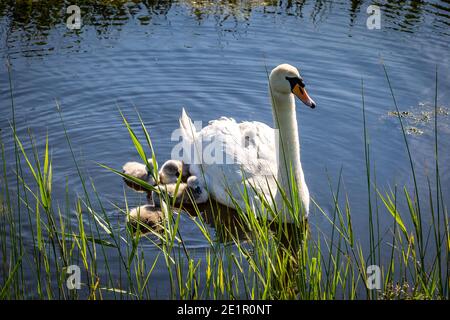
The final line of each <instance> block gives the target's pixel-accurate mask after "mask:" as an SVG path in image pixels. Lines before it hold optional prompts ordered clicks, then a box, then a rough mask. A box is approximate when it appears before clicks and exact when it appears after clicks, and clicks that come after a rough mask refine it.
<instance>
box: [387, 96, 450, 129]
mask: <svg viewBox="0 0 450 320" xmlns="http://www.w3.org/2000/svg"><path fill="white" fill-rule="evenodd" d="M418 107H419V108H420V109H419V108H418ZM418 107H411V108H410V109H409V110H399V111H389V112H388V113H387V118H398V117H400V118H402V119H404V120H403V123H404V125H405V126H406V127H405V130H406V133H407V134H411V135H422V134H423V133H425V132H427V131H428V129H429V126H430V123H431V122H433V121H434V117H435V115H437V116H438V117H448V116H449V115H450V111H449V109H448V108H446V107H444V106H438V107H437V108H435V107H434V105H432V104H430V103H424V102H420V103H419V104H418ZM393 120H394V119H393Z"/></svg>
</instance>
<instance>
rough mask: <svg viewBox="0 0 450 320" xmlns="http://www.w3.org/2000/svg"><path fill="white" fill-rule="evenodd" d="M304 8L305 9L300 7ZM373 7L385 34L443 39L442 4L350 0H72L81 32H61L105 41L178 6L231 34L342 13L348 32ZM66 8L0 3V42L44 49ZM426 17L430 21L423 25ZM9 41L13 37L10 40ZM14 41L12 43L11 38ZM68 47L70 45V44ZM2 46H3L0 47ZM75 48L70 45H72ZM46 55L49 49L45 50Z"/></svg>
mask: <svg viewBox="0 0 450 320" xmlns="http://www.w3.org/2000/svg"><path fill="white" fill-rule="evenodd" d="M307 4H308V8H307V9H305V5H307ZM371 4H376V5H378V6H380V7H381V9H382V12H383V20H384V21H383V23H385V22H386V25H385V26H384V27H386V28H388V29H390V30H398V31H402V32H408V33H414V32H415V31H416V30H418V29H419V28H420V27H421V25H422V24H425V23H428V22H430V24H431V25H432V26H433V27H434V28H435V30H436V32H438V33H440V34H442V35H449V34H448V31H446V30H447V27H448V26H449V25H450V6H449V4H448V1H420V0H409V1H398V0H395V1H394V0H388V1H375V2H372V1H363V0H352V1H350V2H348V3H345V2H333V1H330V0H316V1H315V2H313V1H311V2H310V1H306V0H300V1H292V0H288V1H269V0H268V1H261V0H240V1H239V0H234V1H211V0H200V1H192V0H178V1H171V0H165V1H156V0H144V1H137V0H134V1H125V0H110V1H106V0H94V1H87V0H81V1H77V5H78V6H79V7H80V8H81V13H82V28H81V29H80V30H75V31H71V30H69V29H67V28H64V29H62V30H63V33H64V37H75V38H74V40H72V41H73V42H74V43H77V42H78V41H79V39H77V38H78V37H79V36H81V34H83V33H84V32H86V30H87V29H90V28H89V27H92V28H93V29H94V30H95V32H96V34H97V37H99V38H107V37H108V36H109V35H110V33H111V32H115V31H120V30H121V27H123V26H124V25H126V24H127V23H129V22H130V21H134V22H135V23H136V24H138V25H141V26H146V25H151V24H152V19H153V18H154V17H155V16H163V17H165V16H167V15H169V13H171V12H172V11H175V13H176V11H177V10H179V9H180V8H181V7H183V8H185V9H187V10H188V13H189V14H190V15H191V17H193V18H194V19H195V20H196V21H198V23H199V24H201V23H202V22H203V21H204V20H205V19H206V18H211V17H213V19H214V21H215V23H216V27H218V28H219V29H222V31H228V32H236V31H239V30H240V29H242V28H243V26H245V25H246V24H249V23H250V17H251V15H252V14H254V13H259V14H263V15H278V16H282V15H288V16H296V17H298V18H301V19H310V20H311V21H312V22H313V23H314V24H319V23H321V22H322V21H325V20H326V19H327V18H328V16H329V15H330V14H331V13H332V12H333V10H346V11H347V12H348V15H349V21H348V24H349V27H350V28H352V27H353V26H354V25H355V23H356V21H357V20H358V18H360V16H361V17H362V18H363V19H365V18H366V17H367V12H366V8H367V7H368V6H369V5H371ZM68 6H69V4H68V3H67V2H66V1H63V0H47V1H15V0H5V1H1V2H0V27H1V28H0V30H1V40H2V43H3V44H6V46H5V48H9V46H10V44H11V45H12V46H13V45H14V42H16V41H17V40H18V39H19V40H20V42H25V43H33V44H35V45H38V46H39V45H40V46H43V45H46V44H48V43H49V42H50V41H48V40H47V38H48V37H49V36H50V33H51V31H52V30H55V29H58V28H60V27H61V26H64V24H65V23H66V20H67V18H68V17H69V14H67V13H66V10H67V7H68ZM427 17H428V18H429V19H430V20H431V21H426V20H427ZM11 38H14V39H11ZM15 38H18V39H15ZM73 45H74V44H73ZM2 46H3V45H2ZM74 46H75V45H74ZM49 51H51V50H49Z"/></svg>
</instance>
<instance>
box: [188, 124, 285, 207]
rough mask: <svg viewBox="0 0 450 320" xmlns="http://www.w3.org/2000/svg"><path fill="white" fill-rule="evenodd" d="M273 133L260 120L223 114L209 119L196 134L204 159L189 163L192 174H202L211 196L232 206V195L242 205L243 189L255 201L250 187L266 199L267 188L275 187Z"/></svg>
mask: <svg viewBox="0 0 450 320" xmlns="http://www.w3.org/2000/svg"><path fill="white" fill-rule="evenodd" d="M274 134H275V132H274V130H273V129H272V128H270V127H269V126H267V125H265V124H264V123H261V122H243V123H237V122H236V121H235V120H234V119H231V118H225V117H222V118H220V119H218V120H214V121H211V122H210V123H209V125H208V126H206V127H204V128H203V129H202V130H201V131H200V132H198V133H197V136H196V137H195V139H196V140H195V143H196V144H197V145H198V146H201V148H202V150H201V154H202V156H203V159H202V161H201V163H198V164H195V163H194V164H191V167H190V171H191V174H192V175H196V176H198V177H204V179H205V181H204V182H205V184H206V186H207V188H208V192H209V193H210V195H211V196H212V197H213V198H215V199H216V200H217V201H218V202H220V203H222V204H224V205H226V206H229V207H235V204H234V203H233V202H232V201H231V198H230V194H231V196H232V197H233V198H234V199H238V200H239V201H238V205H239V206H241V207H242V208H245V205H246V204H245V203H244V201H243V199H242V198H243V197H242V195H243V194H244V192H245V189H247V190H246V192H247V193H248V194H249V198H250V199H251V201H252V202H254V201H258V199H257V196H256V194H255V192H253V189H256V190H258V192H262V193H263V194H265V195H266V196H267V197H268V198H269V197H270V191H273V190H276V185H275V183H274V180H273V177H275V175H276V168H277V167H276V156H275V150H274V148H275V135H274ZM274 185H275V187H274ZM269 190H270V191H269Z"/></svg>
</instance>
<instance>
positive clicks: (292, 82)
mask: <svg viewBox="0 0 450 320" xmlns="http://www.w3.org/2000/svg"><path fill="white" fill-rule="evenodd" d="M286 80H287V81H289V84H290V85H291V91H292V90H294V88H295V86H296V85H299V86H300V88H304V87H305V83H304V82H303V79H302V78H301V77H300V78H299V77H286Z"/></svg>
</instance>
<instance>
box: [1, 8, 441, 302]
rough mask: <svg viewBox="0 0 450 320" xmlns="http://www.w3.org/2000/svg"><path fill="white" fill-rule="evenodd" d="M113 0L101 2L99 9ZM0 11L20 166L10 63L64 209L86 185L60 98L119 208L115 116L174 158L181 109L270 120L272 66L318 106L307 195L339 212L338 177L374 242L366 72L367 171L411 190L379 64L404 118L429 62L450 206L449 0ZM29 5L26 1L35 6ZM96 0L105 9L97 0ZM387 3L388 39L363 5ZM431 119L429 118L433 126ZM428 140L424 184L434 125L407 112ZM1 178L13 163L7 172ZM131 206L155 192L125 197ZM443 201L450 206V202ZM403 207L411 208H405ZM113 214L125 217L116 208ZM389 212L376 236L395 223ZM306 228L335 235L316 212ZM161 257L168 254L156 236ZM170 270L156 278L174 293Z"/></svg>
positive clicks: (305, 148)
mask: <svg viewBox="0 0 450 320" xmlns="http://www.w3.org/2000/svg"><path fill="white" fill-rule="evenodd" d="M105 2H106V1H105ZM13 3H14V1H2V2H1V3H0V28H1V36H0V43H1V45H0V48H1V51H0V55H1V57H2V63H1V65H0V84H1V85H0V110H1V113H0V126H1V128H2V135H3V140H4V142H5V145H6V146H5V147H6V154H7V158H8V160H10V162H11V165H10V166H9V167H8V170H9V171H8V175H9V176H10V177H11V178H12V177H13V176H14V173H13V159H14V158H13V150H14V146H13V143H12V140H11V134H10V131H9V130H8V127H9V122H10V121H11V118H12V115H11V112H10V100H9V89H8V74H7V69H6V67H5V63H4V62H6V60H7V58H9V59H10V63H11V65H12V78H13V89H14V95H15V103H16V122H17V125H18V133H19V134H20V135H25V134H26V132H27V129H28V128H31V130H32V131H33V133H34V134H35V136H36V137H37V142H38V145H39V146H42V145H43V143H44V140H45V134H46V133H47V132H48V134H49V140H50V144H51V146H52V148H53V149H52V157H53V170H54V194H55V196H54V197H55V198H56V200H57V201H61V202H63V201H64V198H63V197H64V189H65V183H66V180H67V181H68V184H69V188H70V190H72V191H71V192H72V193H73V194H74V195H75V194H77V193H78V194H82V188H81V184H80V181H79V179H78V176H77V172H76V170H75V167H74V164H73V161H72V159H71V156H70V152H69V151H68V146H67V142H66V140H65V138H64V134H63V131H62V126H61V121H60V119H59V116H58V113H57V111H56V107H55V99H57V100H58V101H60V102H61V105H62V110H63V116H64V119H65V124H66V126H67V128H68V133H69V135H70V138H71V141H72V144H73V146H74V149H75V153H76V156H77V157H78V159H80V160H81V166H82V170H83V172H85V173H86V174H88V175H90V176H91V177H92V178H93V180H94V182H95V185H96V187H97V190H98V191H99V193H100V194H101V195H102V197H103V200H104V203H105V205H107V206H108V205H109V204H108V203H109V201H112V202H113V203H116V204H117V205H119V206H120V207H124V206H125V203H124V200H123V185H122V182H121V180H120V178H118V177H116V176H114V175H112V174H111V173H109V172H106V171H105V170H104V169H102V168H100V167H99V166H97V165H96V164H95V162H102V163H106V164H108V165H110V166H112V167H115V168H120V167H121V165H122V164H123V163H124V162H126V161H129V160H133V159H134V160H136V159H138V155H137V153H136V152H135V150H134V147H133V145H132V143H131V141H130V139H129V137H128V134H127V131H126V129H125V127H124V125H123V124H122V121H121V118H120V115H119V112H118V107H120V108H121V110H122V111H123V112H124V113H125V114H126V116H128V117H129V118H130V119H131V120H132V123H133V124H135V125H136V124H137V117H136V113H135V108H137V109H138V110H139V112H140V113H141V115H142V117H143V119H144V120H145V122H146V124H147V126H148V128H149V129H150V133H151V135H152V139H153V142H154V145H155V149H156V152H157V155H158V159H159V162H160V163H162V162H163V161H164V160H166V159H168V158H169V157H170V151H171V148H172V146H173V145H174V142H172V141H171V140H170V135H171V133H172V131H173V130H174V129H176V128H177V126H178V117H179V115H180V111H181V108H182V107H185V108H186V109H187V110H188V112H189V113H190V115H191V116H192V118H193V119H194V120H202V121H204V122H205V123H206V121H208V120H211V119H215V118H218V117H219V116H222V115H224V116H230V117H234V118H236V119H237V120H257V121H262V122H265V123H269V124H271V123H272V115H271V109H270V104H269V99H268V93H267V78H266V71H265V66H267V68H268V69H271V68H273V67H274V66H276V65H278V64H280V63H285V62H286V63H290V64H292V65H294V66H297V67H298V68H299V69H300V70H301V73H302V75H303V77H304V79H305V82H306V85H307V87H308V89H309V93H310V95H311V96H312V97H313V99H315V101H316V102H317V105H318V107H317V108H316V109H315V110H309V109H307V108H304V107H301V106H300V105H299V107H298V112H297V115H298V118H299V125H300V134H301V148H302V164H303V168H304V170H305V175H306V180H307V183H308V186H309V189H310V192H311V195H312V197H313V198H314V199H315V200H316V201H317V202H318V203H320V204H321V206H322V207H323V208H324V209H325V210H326V211H327V212H328V213H330V214H331V213H332V210H333V201H332V197H331V194H330V188H329V179H330V180H331V183H332V184H333V185H334V186H336V184H337V180H338V176H339V171H340V170H341V168H342V170H343V182H344V186H345V191H346V192H347V193H348V196H349V201H350V204H351V209H352V213H353V222H354V227H355V232H356V234H357V238H358V239H359V241H361V242H362V243H363V244H367V241H368V236H367V231H366V230H367V226H368V214H367V192H366V188H367V185H366V175H365V172H366V171H365V162H364V145H363V136H362V132H363V127H362V107H361V106H362V104H361V79H362V78H363V79H364V87H365V102H366V108H367V123H368V130H369V135H370V142H371V156H372V164H373V165H375V167H376V180H377V184H378V186H379V187H380V188H382V189H385V188H388V187H389V186H391V187H392V186H394V185H395V184H399V185H404V184H406V185H407V186H408V187H411V185H412V181H411V174H410V168H409V165H408V162H407V156H406V150H405V147H404V143H403V140H402V139H403V138H402V136H401V132H400V128H399V124H398V121H397V119H396V118H395V117H390V116H389V115H388V113H389V111H393V110H394V106H393V103H392V97H391V95H390V92H389V87H388V85H387V82H386V78H385V76H384V73H383V69H382V66H381V64H380V60H383V61H384V63H385V64H386V65H387V68H388V72H389V73H390V76H391V81H392V84H393V87H394V91H395V94H396V99H397V101H398V103H399V108H400V109H401V110H408V111H410V112H413V113H414V114H415V115H422V112H427V111H429V110H431V106H432V105H433V101H434V91H435V80H434V79H435V68H436V66H437V69H438V73H439V88H438V89H439V94H438V104H439V106H442V107H443V110H444V112H442V115H440V116H439V118H438V120H439V133H440V149H439V151H440V157H441V166H442V168H441V172H442V177H441V178H442V186H443V191H444V196H445V197H446V198H447V201H448V199H450V197H449V196H450V194H449V191H448V190H449V186H450V170H449V169H450V168H449V163H450V151H449V150H450V139H449V138H450V127H449V124H450V118H449V116H448V115H446V112H445V110H447V108H450V90H449V89H450V72H449V69H450V68H449V62H450V53H449V52H450V50H449V49H450V48H449V46H450V28H449V26H450V2H449V1H448V0H445V1H378V2H370V1H348V2H347V1H333V2H331V1H279V2H277V1H265V2H261V1H242V2H241V1H232V2H225V1H222V2H220V1H196V2H191V1H164V2H157V1H142V2H139V1H134V2H129V3H127V4H125V5H123V2H121V1H112V2H108V3H109V4H108V5H106V4H105V3H104V2H102V1H78V3H79V4H80V6H81V9H82V15H83V26H82V29H81V30H79V31H71V30H69V29H67V27H66V25H65V23H64V22H65V19H66V18H67V15H64V12H65V5H64V4H63V1H39V2H36V3H32V4H26V3H25V2H24V3H22V4H17V5H15V6H14V5H13ZM30 3H31V2H30ZM94 3H95V4H94ZM374 3H375V4H378V5H380V6H381V9H382V20H381V29H380V30H369V29H368V28H367V27H366V19H367V17H368V15H367V14H366V8H367V6H368V5H370V4H374ZM425 120H426V119H425ZM407 121H408V123H407V124H408V126H414V127H416V128H418V129H419V130H420V132H423V133H422V134H412V135H408V139H409V143H410V146H411V151H412V153H413V155H414V163H415V165H416V169H417V172H418V182H419V185H420V186H423V188H424V190H423V191H424V192H425V191H426V189H425V185H426V175H432V174H433V172H434V158H433V154H434V149H433V148H434V146H433V143H434V136H433V122H432V121H430V122H427V121H416V120H414V119H407ZM2 170H3V169H2ZM127 194H128V197H129V199H128V201H129V202H130V205H139V204H141V203H143V202H144V201H145V197H143V196H140V195H137V194H134V193H133V192H132V191H130V190H127ZM447 204H449V203H448V202H447ZM403 209H404V208H403ZM107 210H108V212H110V214H111V218H112V220H113V221H118V222H119V221H121V222H122V224H123V219H124V217H123V216H121V215H120V214H119V212H118V210H116V209H115V208H114V206H113V205H112V204H111V205H109V207H107ZM382 212H383V213H382V214H381V216H380V219H381V220H380V224H381V230H382V232H385V231H386V230H387V228H388V227H389V226H390V225H391V223H392V218H391V217H390V216H388V214H387V213H384V211H382ZM182 219H183V227H182V232H183V237H184V240H185V242H186V245H187V247H188V248H189V249H192V250H194V251H193V252H195V254H196V255H199V256H201V255H202V254H203V253H202V252H203V251H202V248H205V247H207V243H206V242H205V241H204V240H203V237H202V236H201V234H199V232H198V230H197V228H196V227H195V225H194V224H193V223H192V222H190V220H189V219H188V218H187V217H183V218H182ZM311 224H312V225H313V226H314V228H315V230H320V231H323V232H325V234H327V232H329V229H330V228H329V224H328V222H327V221H326V219H325V218H324V217H323V216H322V214H320V213H319V212H318V211H317V210H316V209H315V208H314V207H313V208H312V214H311ZM147 249H148V252H146V254H147V257H148V260H149V261H152V259H153V258H154V256H155V254H156V253H157V252H158V249H157V248H155V247H154V246H153V245H152V244H151V243H150V242H149V243H148V246H147ZM164 272H165V267H164V266H163V265H161V268H160V269H158V267H157V269H156V271H155V273H154V275H153V276H152V281H153V282H154V288H155V290H157V288H159V290H158V292H160V294H161V295H163V296H164V288H165V287H166V282H167V277H166V275H165V273H164Z"/></svg>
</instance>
